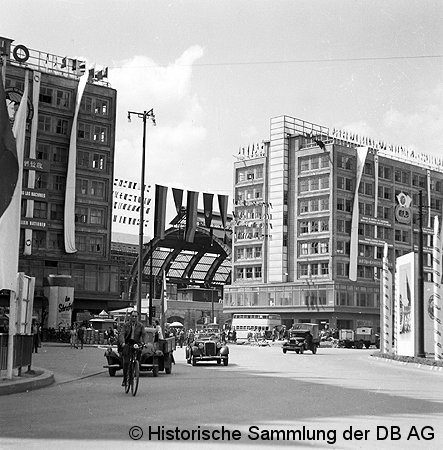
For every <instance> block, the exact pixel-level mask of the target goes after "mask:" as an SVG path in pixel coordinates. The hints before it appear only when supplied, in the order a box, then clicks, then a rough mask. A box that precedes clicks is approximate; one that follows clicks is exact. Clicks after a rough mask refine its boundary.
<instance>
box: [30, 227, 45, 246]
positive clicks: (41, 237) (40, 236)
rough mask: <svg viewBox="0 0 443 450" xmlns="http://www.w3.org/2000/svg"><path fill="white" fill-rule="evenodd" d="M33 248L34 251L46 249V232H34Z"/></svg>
mask: <svg viewBox="0 0 443 450" xmlns="http://www.w3.org/2000/svg"><path fill="white" fill-rule="evenodd" d="M32 248H33V249H34V250H38V249H44V248H46V232H45V231H41V230H34V231H33V232H32Z"/></svg>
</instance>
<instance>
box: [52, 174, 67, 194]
mask: <svg viewBox="0 0 443 450" xmlns="http://www.w3.org/2000/svg"><path fill="white" fill-rule="evenodd" d="M65 185H66V177H64V176H63V175H53V178H52V189H54V191H64V190H65Z"/></svg>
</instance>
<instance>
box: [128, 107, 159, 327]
mask: <svg viewBox="0 0 443 450" xmlns="http://www.w3.org/2000/svg"><path fill="white" fill-rule="evenodd" d="M132 115H136V116H137V117H138V118H140V119H143V149H142V167H141V186H140V226H139V241H138V278H137V315H138V320H140V319H141V311H142V277H143V227H144V209H145V161H146V119H148V118H149V119H151V120H152V123H153V124H154V125H155V124H156V123H155V115H154V110H153V109H150V110H149V111H143V112H135V111H128V120H129V121H131V116H132ZM151 276H152V273H151ZM151 302H152V298H150V299H149V306H151ZM150 310H151V308H149V319H150V320H151V311H150Z"/></svg>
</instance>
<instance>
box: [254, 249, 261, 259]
mask: <svg viewBox="0 0 443 450" xmlns="http://www.w3.org/2000/svg"><path fill="white" fill-rule="evenodd" d="M255 257H256V258H261V247H255Z"/></svg>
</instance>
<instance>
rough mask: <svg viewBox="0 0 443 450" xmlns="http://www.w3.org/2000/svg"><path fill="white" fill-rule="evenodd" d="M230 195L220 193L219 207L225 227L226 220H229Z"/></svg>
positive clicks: (224, 226)
mask: <svg viewBox="0 0 443 450" xmlns="http://www.w3.org/2000/svg"><path fill="white" fill-rule="evenodd" d="M228 198H229V197H228V196H227V195H222V194H218V207H219V209H220V216H221V221H222V225H223V228H226V222H227V220H228Z"/></svg>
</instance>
